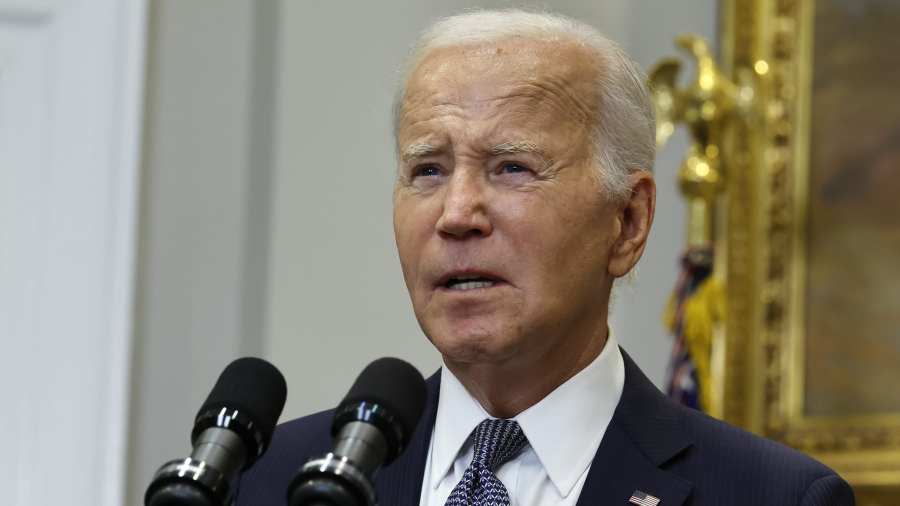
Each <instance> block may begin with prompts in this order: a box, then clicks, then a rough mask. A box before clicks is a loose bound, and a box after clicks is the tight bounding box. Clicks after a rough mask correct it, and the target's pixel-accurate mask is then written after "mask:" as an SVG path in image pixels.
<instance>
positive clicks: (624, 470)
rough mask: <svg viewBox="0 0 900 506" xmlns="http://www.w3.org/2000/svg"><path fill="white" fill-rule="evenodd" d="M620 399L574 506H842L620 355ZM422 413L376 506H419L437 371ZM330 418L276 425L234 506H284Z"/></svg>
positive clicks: (833, 480)
mask: <svg viewBox="0 0 900 506" xmlns="http://www.w3.org/2000/svg"><path fill="white" fill-rule="evenodd" d="M622 354H623V356H624V359H625V386H624V388H623V391H622V399H621V400H620V401H619V405H618V407H617V408H616V411H615V414H614V415H613V418H612V421H611V422H610V425H609V427H608V428H607V431H606V434H605V435H604V436H603V441H602V442H601V443H600V448H599V449H598V450H597V454H596V456H595V457H594V461H593V463H592V464H591V468H590V470H589V471H588V476H587V480H586V481H585V484H584V488H583V489H582V490H581V496H580V497H579V500H578V506H617V505H627V504H628V499H629V498H630V497H631V494H632V492H634V491H636V490H640V491H642V492H645V493H647V494H650V495H653V496H656V497H658V498H659V499H660V500H661V502H660V504H659V506H682V505H684V506H686V505H692V506H699V505H704V506H707V505H708V506H848V505H853V504H854V499H853V492H852V491H851V489H850V487H849V486H848V485H847V483H846V482H845V481H844V480H843V479H841V478H840V477H839V476H838V475H837V474H835V473H834V471H832V470H830V469H828V468H827V467H825V466H824V465H822V464H820V463H818V462H816V461H814V460H812V459H810V458H809V457H807V456H805V455H803V454H801V453H799V452H796V451H794V450H791V449H789V448H787V447H785V446H782V445H780V444H778V443H775V442H772V441H769V440H767V439H763V438H760V437H757V436H754V435H752V434H750V433H748V432H745V431H742V430H740V429H737V428H734V427H732V426H730V425H727V424H725V423H722V422H720V421H717V420H715V419H713V418H710V417H708V416H706V415H704V414H702V413H700V412H698V411H695V410H692V409H689V408H685V407H682V406H680V405H677V404H675V403H673V402H672V401H670V400H669V399H668V398H667V397H666V396H664V395H663V394H662V393H660V392H659V390H657V389H656V387H655V386H654V385H653V384H652V383H651V382H650V380H648V379H647V377H646V376H644V374H643V373H642V372H641V370H640V369H638V367H637V365H635V363H634V362H633V361H632V360H631V358H630V357H628V355H627V354H625V353H624V351H623V353H622ZM427 385H428V402H427V404H426V407H425V413H424V414H423V415H422V419H421V420H420V422H419V425H418V427H417V429H416V431H415V433H414V434H413V437H412V441H411V442H410V444H409V447H407V449H406V451H405V452H404V453H403V455H401V456H400V457H399V458H398V459H397V460H396V461H395V462H393V463H392V464H391V465H389V466H387V467H385V468H383V469H381V470H380V471H379V472H378V474H377V475H376V477H375V487H376V491H377V494H378V500H379V504H380V505H381V506H412V505H417V504H419V496H420V492H421V487H422V477H423V474H424V472H425V459H426V457H427V455H428V448H429V446H430V445H429V442H430V439H431V432H432V429H433V428H434V420H435V416H436V412H437V400H438V391H439V385H440V373H438V374H435V375H434V376H432V377H431V378H429V379H428V382H427ZM331 418H332V413H331V412H330V411H325V412H321V413H317V414H314V415H310V416H307V417H304V418H300V419H297V420H293V421H291V422H287V423H285V424H282V425H280V426H279V427H278V428H277V429H276V431H275V435H274V437H273V439H272V444H271V447H270V448H269V450H268V452H267V453H266V454H265V455H264V456H263V457H262V458H261V459H260V460H259V462H257V463H256V465H255V466H254V467H253V468H251V469H250V471H248V472H247V473H245V475H244V476H243V478H242V480H241V484H240V490H239V493H238V499H237V504H238V506H276V505H277V506H285V505H286V504H287V500H286V491H287V486H288V483H289V482H290V480H291V478H292V477H293V475H294V473H296V471H297V469H299V468H300V466H301V465H302V464H303V463H304V462H306V461H307V460H308V459H309V458H312V457H318V456H321V455H324V454H325V453H326V452H328V451H329V450H330V448H331V435H330V426H331Z"/></svg>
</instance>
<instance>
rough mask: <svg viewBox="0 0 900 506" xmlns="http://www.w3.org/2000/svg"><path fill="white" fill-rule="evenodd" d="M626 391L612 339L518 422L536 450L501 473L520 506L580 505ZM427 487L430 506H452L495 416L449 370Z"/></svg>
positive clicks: (498, 472) (425, 504)
mask: <svg viewBox="0 0 900 506" xmlns="http://www.w3.org/2000/svg"><path fill="white" fill-rule="evenodd" d="M624 384H625V363H624V361H623V360H622V353H621V352H620V351H619V346H618V344H617V343H616V340H615V338H614V337H613V335H612V332H610V333H609V338H608V339H607V341H606V344H605V345H604V347H603V351H602V352H601V353H600V354H599V355H598V356H597V358H595V359H594V361H593V362H591V363H590V364H589V365H588V366H587V367H585V368H584V369H582V370H581V371H579V372H578V373H577V374H576V375H575V376H573V377H571V378H570V379H569V380H568V381H566V382H565V383H563V384H562V385H560V386H559V387H557V388H556V390H554V391H552V392H550V394H548V395H547V396H546V397H544V398H543V399H541V400H540V401H539V402H538V403H537V404H535V405H534V406H531V407H530V408H528V409H526V410H525V411H523V412H521V413H519V415H518V416H516V417H515V418H513V419H514V420H516V421H517V422H519V425H520V426H521V427H522V431H523V432H524V433H525V436H526V437H527V438H528V442H529V445H527V446H526V447H525V449H524V450H523V451H522V452H521V453H520V454H519V455H518V456H517V457H516V458H514V459H513V460H511V461H509V462H507V463H506V464H504V465H502V466H501V467H500V468H499V469H498V470H496V471H495V473H496V475H497V478H499V479H500V481H501V482H503V485H505V486H506V489H507V490H508V491H509V496H510V504H511V505H512V506H543V505H553V506H575V503H576V502H577V501H578V496H579V495H580V493H581V488H582V487H583V486H584V481H585V479H586V478H587V474H588V470H589V469H590V467H591V462H592V461H593V459H594V454H595V453H597V448H599V447H600V441H601V440H602V439H603V434H604V433H605V432H606V428H607V427H608V426H609V422H610V420H612V416H613V412H615V409H616V406H617V405H618V404H619V398H620V397H621V396H622V387H623V385H624ZM440 388H441V390H440V397H439V400H438V407H437V419H436V420H435V424H434V431H433V432H432V435H431V446H430V448H429V450H428V458H427V460H426V464H425V475H424V477H423V481H422V495H421V498H420V501H419V504H420V505H422V506H444V504H445V503H446V502H447V498H448V497H449V496H450V492H451V491H452V490H453V488H454V487H455V486H456V484H457V483H458V482H459V480H460V479H461V478H462V476H463V473H464V472H465V470H466V468H467V467H469V463H470V462H471V461H472V455H473V453H474V448H473V445H472V438H471V437H470V435H471V434H472V431H473V430H475V427H476V426H477V425H478V424H479V423H480V422H481V421H482V420H484V419H485V418H493V417H492V416H490V415H489V414H488V413H487V412H486V411H485V410H484V408H483V407H482V406H481V404H480V403H479V402H478V401H477V400H475V398H473V397H472V396H471V395H470V394H469V392H468V391H467V390H466V389H465V387H463V385H462V383H460V382H459V380H458V379H457V378H456V377H455V376H454V375H453V373H451V372H450V370H449V369H447V367H446V366H445V367H443V370H442V371H441V387H440Z"/></svg>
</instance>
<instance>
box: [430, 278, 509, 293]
mask: <svg viewBox="0 0 900 506" xmlns="http://www.w3.org/2000/svg"><path fill="white" fill-rule="evenodd" d="M500 283H502V281H501V280H499V279H497V278H493V277H490V276H485V275H483V274H456V275H451V276H448V277H447V279H446V280H444V281H443V283H440V284H439V286H442V287H443V288H446V289H447V290H454V291H466V290H478V289H483V288H491V287H492V286H495V285H497V284H500Z"/></svg>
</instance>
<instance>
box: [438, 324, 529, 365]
mask: <svg viewBox="0 0 900 506" xmlns="http://www.w3.org/2000/svg"><path fill="white" fill-rule="evenodd" d="M499 327H501V328H497V326H494V325H483V324H480V325H479V324H477V323H476V322H455V323H454V324H452V325H447V324H444V325H435V326H434V329H433V331H431V330H430V329H429V328H428V327H426V326H423V330H425V334H426V335H427V336H428V339H429V340H430V341H431V343H432V344H433V345H434V347H435V348H437V350H438V351H439V352H440V353H441V355H442V356H443V357H444V360H445V361H449V362H455V363H458V364H479V363H495V362H501V361H503V360H505V359H506V358H508V357H509V356H512V355H515V349H516V348H517V346H516V341H517V340H516V339H515V337H514V336H512V335H510V333H509V331H504V330H503V329H502V326H499Z"/></svg>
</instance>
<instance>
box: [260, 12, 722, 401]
mask: <svg viewBox="0 0 900 506" xmlns="http://www.w3.org/2000/svg"><path fill="white" fill-rule="evenodd" d="M350 5H351V4H348V3H343V2H285V4H284V6H283V12H282V16H281V28H280V34H281V37H280V41H279V44H278V46H279V48H280V51H281V54H280V59H279V60H278V61H279V64H278V66H277V71H278V77H277V83H278V84H277V90H278V99H277V101H278V103H279V104H280V107H279V109H278V114H277V117H276V127H275V143H276V149H275V173H274V176H273V177H274V179H273V181H274V192H273V198H274V200H273V214H272V218H271V219H272V225H271V226H272V229H271V230H272V250H271V255H270V257H269V258H270V262H269V278H268V286H269V292H268V293H269V299H268V300H269V305H268V307H267V319H266V321H265V323H266V333H265V355H266V356H268V357H270V358H272V359H273V360H274V362H275V363H276V365H278V366H279V367H280V368H281V370H282V371H284V372H285V374H286V376H287V378H288V384H289V385H291V393H290V395H289V400H288V407H287V409H286V414H285V418H289V417H295V416H299V415H301V414H303V413H308V412H310V411H313V410H318V409H323V408H327V407H330V406H332V405H334V404H335V403H336V402H337V401H338V400H339V399H340V397H341V396H342V395H343V393H344V392H345V390H346V388H348V387H349V385H350V383H351V382H352V380H353V378H354V377H355V375H356V374H357V373H358V372H359V371H360V370H361V368H362V367H363V366H364V365H365V364H366V363H368V362H369V361H370V360H372V359H374V358H376V357H378V356H384V355H396V356H399V357H402V358H405V359H408V360H410V361H411V362H413V363H414V364H416V365H417V366H419V367H420V368H421V369H422V371H423V372H425V373H430V372H432V371H433V370H435V369H436V367H437V366H438V365H439V357H438V356H437V354H436V352H434V351H433V349H432V347H431V346H430V345H429V344H428V343H427V341H426V339H425V338H424V336H423V335H422V334H421V331H420V330H419V328H418V325H417V324H416V322H415V319H414V317H413V315H412V311H411V308H410V304H409V301H408V298H407V295H406V290H405V288H404V286H403V282H402V278H401V274H400V269H399V263H398V261H397V259H396V253H395V250H394V243H393V236H392V228H391V187H392V182H393V179H392V177H393V153H392V147H391V146H392V144H391V138H390V118H389V111H390V104H391V99H392V94H393V90H394V85H395V82H396V69H397V68H398V67H399V66H400V64H401V62H402V59H403V57H404V55H405V54H406V51H407V48H408V47H409V45H410V44H411V43H412V42H413V40H414V39H415V37H416V35H417V33H418V32H419V31H421V30H422V29H423V28H424V27H425V26H427V24H428V23H429V22H430V21H432V20H434V19H436V18H437V17H438V16H444V15H448V14H452V13H456V12H459V11H460V10H462V9H465V8H470V7H474V6H482V7H505V6H510V5H512V4H511V3H510V2H502V1H483V2H474V1H464V0H454V1H442V2H430V3H426V2H419V1H413V0H408V1H400V0H393V1H382V2H357V3H353V4H352V7H351V6H350ZM549 7H551V8H552V9H554V10H556V11H559V12H561V13H564V14H568V15H572V16H575V17H577V18H579V19H582V20H584V21H587V22H590V23H592V24H593V25H595V26H597V27H598V28H600V29H601V30H603V31H604V32H606V33H607V34H608V35H609V36H610V37H612V38H613V39H615V40H618V41H619V42H621V43H622V44H623V45H624V46H625V48H626V49H627V50H628V51H629V52H630V53H631V54H632V55H633V56H634V57H635V58H636V59H637V60H638V61H639V62H640V63H642V64H643V65H645V66H646V65H649V64H651V63H652V62H654V61H656V60H657V59H658V58H660V57H661V56H663V55H666V54H670V53H672V52H673V49H672V40H673V39H674V37H675V36H676V35H677V34H679V33H682V32H684V31H693V32H698V33H701V34H703V35H706V36H707V37H710V38H713V39H714V29H715V16H716V2H715V0H694V1H679V2H662V1H656V0H652V1H651V0H642V1H636V0H615V1H590V2H587V1H584V0H581V1H573V0H569V1H557V2H550V3H549ZM683 149H684V139H683V137H678V138H676V139H675V140H674V141H672V143H671V145H670V146H669V147H668V148H667V149H666V150H664V151H663V152H662V153H661V156H660V160H659V164H658V183H659V187H660V192H659V203H658V213H657V217H656V223H655V225H654V231H653V235H652V238H651V242H650V245H649V247H648V250H647V253H646V255H645V259H644V261H643V262H642V265H641V267H640V275H639V277H638V279H637V281H636V282H635V283H634V285H633V288H628V287H625V288H624V289H623V290H622V291H621V293H620V294H619V298H618V302H617V304H616V307H615V311H614V316H613V326H614V328H615V329H616V331H617V335H618V338H619V340H620V342H621V343H622V344H623V345H624V346H625V348H626V349H628V350H629V351H630V352H631V353H632V355H633V356H634V357H635V358H636V359H637V361H638V362H639V363H640V364H641V365H642V366H643V367H644V369H645V371H646V372H647V373H648V374H649V375H650V377H651V378H652V379H653V380H654V381H656V382H657V383H661V382H662V378H663V375H664V371H665V363H666V360H667V356H668V353H669V349H670V341H669V338H668V337H666V335H665V333H664V331H663V328H662V325H661V323H660V314H661V311H662V308H663V306H664V303H665V300H666V298H667V296H668V291H669V290H670V288H671V287H672V286H673V284H674V282H675V276H676V268H677V257H678V254H679V250H680V248H681V246H682V244H683V242H682V237H683V215H684V210H683V206H682V204H681V201H680V200H679V198H678V197H677V196H676V190H675V185H674V181H675V179H674V171H675V168H676V167H677V165H678V163H679V161H680V157H681V153H683Z"/></svg>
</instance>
